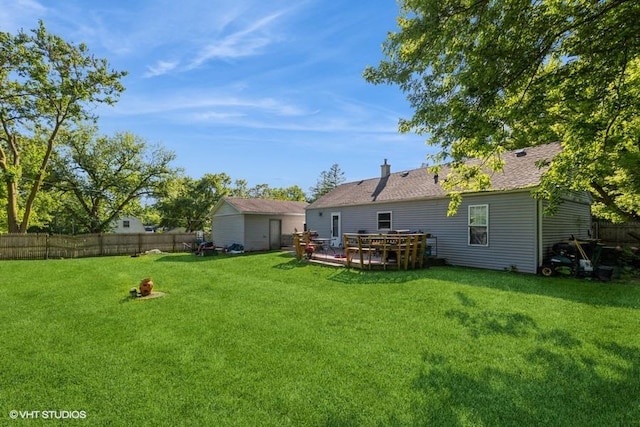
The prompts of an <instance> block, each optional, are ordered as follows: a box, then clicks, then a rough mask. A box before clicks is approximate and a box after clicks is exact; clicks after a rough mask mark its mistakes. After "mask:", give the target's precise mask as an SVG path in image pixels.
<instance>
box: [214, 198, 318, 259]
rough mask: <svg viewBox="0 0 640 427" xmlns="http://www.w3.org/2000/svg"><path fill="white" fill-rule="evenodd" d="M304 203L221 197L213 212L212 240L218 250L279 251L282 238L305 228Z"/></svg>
mask: <svg viewBox="0 0 640 427" xmlns="http://www.w3.org/2000/svg"><path fill="white" fill-rule="evenodd" d="M306 206H307V204H306V203H303V202H292V201H287V200H266V199H242V198H237V197H224V198H222V199H220V201H219V202H218V203H217V204H216V206H215V207H214V208H213V210H212V217H213V223H212V227H211V237H212V240H213V242H214V243H215V245H216V246H218V247H225V246H231V245H233V244H234V243H237V244H240V245H242V246H244V250H245V251H263V250H269V249H280V248H281V247H282V235H283V234H289V235H291V234H293V232H294V231H296V229H297V230H298V231H302V230H303V229H304V215H305V214H304V208H305V207H306Z"/></svg>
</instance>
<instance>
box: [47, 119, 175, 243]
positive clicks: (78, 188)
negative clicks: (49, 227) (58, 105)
mask: <svg viewBox="0 0 640 427" xmlns="http://www.w3.org/2000/svg"><path fill="white" fill-rule="evenodd" d="M174 159H175V154H174V153H173V152H171V151H168V150H166V149H164V148H162V147H161V146H154V145H150V144H148V143H147V142H146V141H144V140H143V139H142V138H140V137H138V136H135V135H133V134H130V133H118V134H116V135H114V136H101V135H98V134H97V130H96V129H95V128H91V127H83V128H80V129H79V130H77V131H75V132H72V133H67V132H64V133H63V134H62V136H61V144H60V145H59V146H58V148H57V149H56V152H55V156H54V158H53V160H52V167H51V171H52V173H51V179H50V180H49V181H50V182H49V183H48V185H49V186H51V187H52V189H53V190H56V191H57V192H58V193H59V194H60V197H59V200H60V202H61V204H62V207H63V211H62V213H61V214H60V217H59V218H58V222H60V221H61V219H60V218H65V219H66V221H67V222H69V221H73V224H74V231H76V232H88V233H102V232H105V231H109V230H110V229H111V227H112V223H113V221H114V220H116V219H117V218H118V217H119V216H122V215H127V214H137V213H139V211H141V210H142V207H141V204H140V202H141V200H142V199H143V198H151V197H157V196H158V193H159V192H161V191H163V190H164V188H165V183H166V182H168V181H169V180H170V179H171V178H172V177H173V176H175V175H176V173H177V170H175V169H174V168H172V167H171V162H172V161H173V160H174Z"/></svg>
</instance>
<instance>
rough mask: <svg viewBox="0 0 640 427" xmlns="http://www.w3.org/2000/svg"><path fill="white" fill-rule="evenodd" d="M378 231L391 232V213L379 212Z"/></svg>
mask: <svg viewBox="0 0 640 427" xmlns="http://www.w3.org/2000/svg"><path fill="white" fill-rule="evenodd" d="M378 230H391V212H378Z"/></svg>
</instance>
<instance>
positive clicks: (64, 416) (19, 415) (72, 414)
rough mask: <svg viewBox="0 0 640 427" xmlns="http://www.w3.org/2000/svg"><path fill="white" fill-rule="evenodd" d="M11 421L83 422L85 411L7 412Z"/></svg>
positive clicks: (85, 416)
mask: <svg viewBox="0 0 640 427" xmlns="http://www.w3.org/2000/svg"><path fill="white" fill-rule="evenodd" d="M9 418H11V419H14V420H16V419H23V420H26V419H36V418H38V419H42V420H83V419H85V418H87V413H86V412H85V411H16V410H13V411H11V412H9Z"/></svg>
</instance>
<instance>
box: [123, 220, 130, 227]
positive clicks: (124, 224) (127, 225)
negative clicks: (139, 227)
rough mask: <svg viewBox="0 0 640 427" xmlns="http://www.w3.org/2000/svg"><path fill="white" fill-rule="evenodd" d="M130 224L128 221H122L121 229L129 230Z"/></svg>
mask: <svg viewBox="0 0 640 427" xmlns="http://www.w3.org/2000/svg"><path fill="white" fill-rule="evenodd" d="M130 226H131V223H130V222H129V221H128V220H126V219H125V220H122V228H129V227H130Z"/></svg>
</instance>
